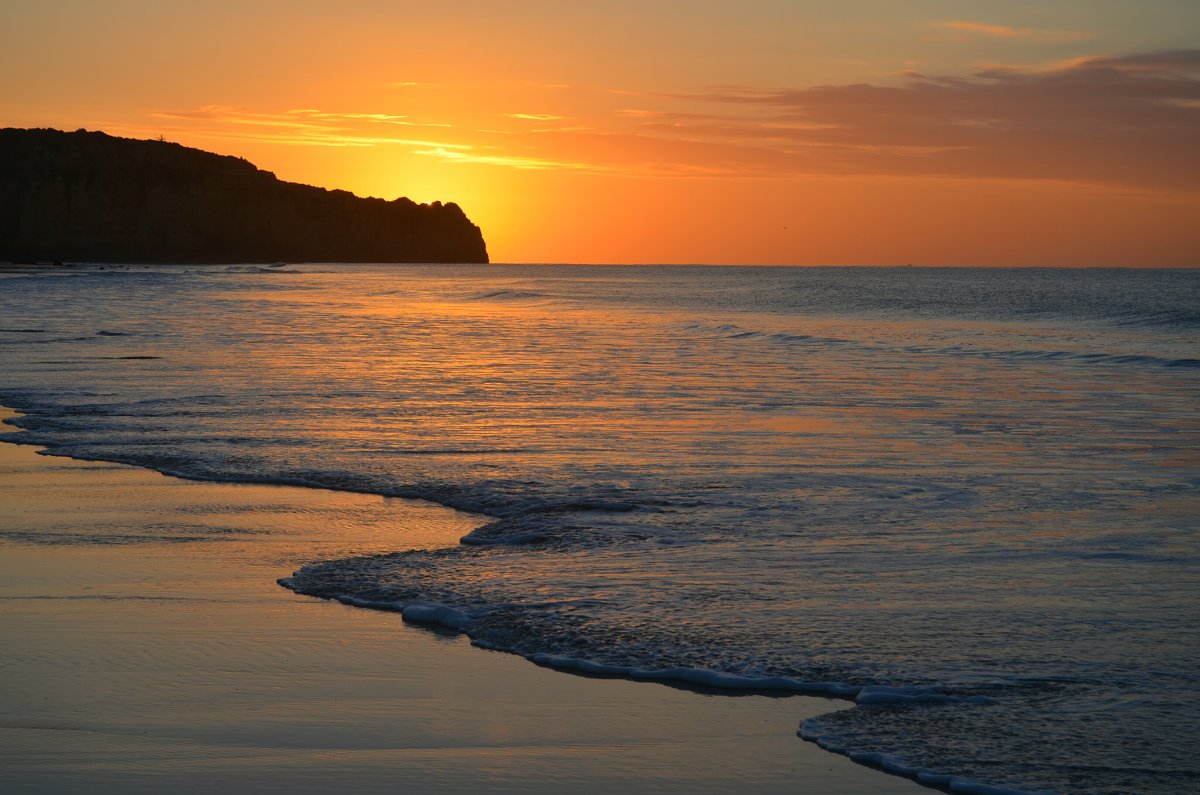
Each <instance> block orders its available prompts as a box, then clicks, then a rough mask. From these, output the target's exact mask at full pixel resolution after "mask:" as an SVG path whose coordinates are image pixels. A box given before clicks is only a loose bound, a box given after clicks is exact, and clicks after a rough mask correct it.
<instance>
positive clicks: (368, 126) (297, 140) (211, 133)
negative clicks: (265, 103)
mask: <svg viewBox="0 0 1200 795" xmlns="http://www.w3.org/2000/svg"><path fill="white" fill-rule="evenodd" d="M150 115H151V116H152V117H153V118H155V119H159V120H165V121H168V122H177V123H179V124H180V125H181V129H183V130H186V131H187V132H191V133H198V134H201V135H203V136H204V137H206V138H215V139H222V140H236V141H260V142H271V143H283V144H295V145H305V146H332V147H366V146H376V145H380V144H403V145H411V146H436V147H444V148H448V149H469V148H470V147H469V146H467V145H465V144H457V143H446V142H438V141H429V140H425V139H413V138H410V137H407V136H405V137H396V136H389V135H386V134H384V135H380V134H379V132H378V131H380V130H381V129H383V128H381V127H380V126H379V125H390V126H400V127H405V128H421V127H445V126H448V125H445V124H441V123H437V122H429V123H418V122H414V121H410V120H409V119H408V117H407V116H402V115H396V114H390V113H332V112H328V111H322V110H318V109H316V108H297V109H293V110H288V111H284V112H281V113H264V112H257V111H251V110H248V109H246V108H240V107H234V106H228V105H207V106H204V107H201V108H188V109H183V110H158V111H153V112H151V114H150Z"/></svg>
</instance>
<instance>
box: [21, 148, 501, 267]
mask: <svg viewBox="0 0 1200 795" xmlns="http://www.w3.org/2000/svg"><path fill="white" fill-rule="evenodd" d="M0 260H8V261H13V262H37V261H53V260H62V261H83V262H129V263H135V262H137V263H144V262H157V263H202V262H212V263H228V262H487V261H488V255H487V248H486V246H485V244H484V241H483V235H482V234H481V233H480V231H479V227H477V226H475V225H474V224H472V223H471V222H470V221H469V220H468V219H467V217H466V215H464V214H463V211H462V210H461V209H459V207H458V205H456V204H453V203H447V204H442V203H441V202H434V203H432V204H416V203H415V202H412V201H410V200H408V199H404V198H401V199H396V200H395V201H384V200H383V199H362V198H359V197H357V196H354V195H353V194H351V193H348V192H346V191H342V190H325V189H323V188H315V187H312V186H309V185H299V184H296V183H291V182H283V181H280V180H278V179H276V178H275V175H274V174H272V173H270V172H268V171H260V170H259V169H258V168H256V167H255V166H254V165H252V164H251V163H248V162H246V161H245V160H242V159H240V158H237V157H226V156H222V155H216V154H212V153H210V152H204V151H201V150H199V149H191V148H188V147H185V146H181V145H179V144H174V143H167V142H165V141H138V140H133V139H130V138H115V137H112V136H109V135H106V134H104V133H101V132H86V131H84V130H79V131H77V132H73V133H67V132H60V131H58V130H20V129H12V128H7V129H2V130H0Z"/></svg>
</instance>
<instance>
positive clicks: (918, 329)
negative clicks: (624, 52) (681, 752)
mask: <svg viewBox="0 0 1200 795" xmlns="http://www.w3.org/2000/svg"><path fill="white" fill-rule="evenodd" d="M0 365H2V367H3V372H2V373H0V404H4V405H7V406H10V407H12V408H15V409H17V410H19V411H21V412H23V413H24V416H22V417H20V418H17V419H16V420H14V421H13V423H12V424H13V425H15V426H16V427H14V428H8V429H6V432H4V433H3V434H0V438H3V439H5V440H7V441H15V442H22V443H29V444H39V445H45V446H47V447H49V448H50V451H51V452H53V453H55V454H62V455H69V456H74V457H78V458H84V459H95V460H105V461H114V462H121V463H129V464H136V465H140V466H144V467H148V468H151V469H155V470H159V471H162V472H167V473H171V474H178V475H182V476H186V477H191V478H198V479H209V480H220V481H235V482H257V483H290V484H301V485H308V486H314V487H321V488H330V489H342V490H351V491H361V492H367V493H377V494H382V495H388V496H395V497H414V498H423V499H427V500H433V501H436V502H440V503H443V504H445V505H448V506H452V507H456V508H460V509H464V510H469V511H474V512H478V513H481V514H485V515H486V516H488V517H491V520H490V521H489V522H487V523H486V524H484V525H482V526H481V527H479V528H478V529H476V530H475V531H473V532H472V533H471V534H470V535H468V536H467V537H465V538H464V539H463V543H462V544H460V545H458V546H456V547H452V548H447V549H437V550H421V551H406V550H404V549H397V550H396V551H395V552H394V553H391V554H387V555H380V556H372V557H364V558H351V559H344V560H314V561H313V562H312V563H310V564H308V565H306V566H305V567H303V568H302V569H300V570H299V571H297V572H295V573H292V572H288V571H281V572H280V573H279V577H280V579H281V584H282V585H284V586H286V587H289V588H292V589H293V590H296V591H298V592H300V593H304V594H311V595H315V596H323V597H328V598H334V599H340V600H342V601H344V602H347V603H349V604H355V605H360V606H364V607H375V608H381V609H391V610H403V611H404V612H405V616H406V617H408V618H411V619H414V620H423V621H431V622H436V623H440V624H445V625H448V626H450V627H453V628H455V629H458V630H461V631H463V632H465V633H467V634H468V635H469V636H470V637H471V638H472V641H473V642H474V643H475V644H477V645H479V646H483V647H485V648H491V649H500V650H504V651H510V652H514V653H516V654H520V655H524V656H526V657H529V658H530V659H532V660H534V661H535V662H538V663H540V664H543V665H549V666H555V667H561V668H566V669H573V670H578V671H583V672H590V673H599V674H611V675H621V676H628V677H632V678H635V679H649V680H662V681H664V682H668V683H674V684H677V685H682V686H689V687H694V688H695V689H697V690H698V691H701V692H702V693H705V694H709V695H712V694H721V693H729V694H736V693H739V692H746V691H748V690H750V691H756V692H773V693H778V694H780V695H781V696H783V695H786V694H787V693H795V692H802V693H813V694H820V695H828V696H832V697H834V698H835V699H837V700H832V699H831V701H830V702H829V712H828V714H825V715H822V716H821V717H818V718H815V719H811V720H808V721H805V722H804V723H803V725H797V732H798V734H799V735H800V738H802V739H799V738H798V739H797V740H796V742H802V741H811V742H816V743H818V744H819V745H821V746H822V747H824V748H826V749H828V750H830V751H832V752H837V753H842V754H846V755H848V756H850V757H851V758H853V759H855V760H857V761H861V762H864V763H867V764H873V765H876V766H879V767H882V768H884V769H886V770H889V771H891V772H895V773H899V774H901V775H907V776H909V777H912V778H915V779H917V780H919V781H921V782H923V783H926V784H930V785H934V786H940V787H942V788H945V789H949V790H951V791H955V792H964V793H1009V792H1019V793H1061V794H1063V795H1066V794H1067V793H1072V794H1073V793H1106V794H1109V793H1112V794H1115V793H1183V792H1191V791H1196V790H1197V789H1200V763H1197V760H1196V757H1195V753H1194V747H1195V746H1196V744H1197V743H1200V703H1198V702H1197V700H1196V698H1195V693H1197V692H1200V566H1198V563H1200V555H1198V548H1197V540H1198V539H1197V536H1198V530H1200V452H1198V451H1200V271H1196V270H1188V271H1162V270H1057V269H1044V270H1042V269H1039V270H1028V269H998V268H997V269H991V268H989V269H952V268H940V269H933V268H928V269H927V268H752V267H744V268H742V267H685V266H661V267H652V266H645V267H632V266H612V267H583V266H566V265H538V266H534V265H528V266H515V265H514V266H501V265H491V266H445V265H437V266H420V265H371V266H360V265H295V266H285V267H273V268H261V267H255V266H233V267H226V266H206V267H183V266H150V267H143V266H128V267H124V266H109V267H103V268H101V267H99V266H88V267H77V268H63V269H55V270H51V271H43V272H34V273H15V274H7V275H5V276H3V277H0ZM331 640H332V639H331ZM697 697H701V696H699V695H698V696H697Z"/></svg>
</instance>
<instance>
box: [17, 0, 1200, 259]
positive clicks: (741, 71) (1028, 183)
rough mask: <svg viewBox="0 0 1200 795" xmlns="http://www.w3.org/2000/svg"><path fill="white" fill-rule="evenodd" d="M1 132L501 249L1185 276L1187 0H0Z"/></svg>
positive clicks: (563, 255)
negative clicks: (427, 213) (121, 153)
mask: <svg viewBox="0 0 1200 795" xmlns="http://www.w3.org/2000/svg"><path fill="white" fill-rule="evenodd" d="M0 20H2V21H3V23H4V28H5V30H6V31H7V33H8V36H7V37H6V39H7V44H6V46H5V48H4V51H3V54H2V55H0V62H2V65H3V69H4V71H5V74H6V75H8V76H9V79H7V80H6V81H5V82H4V85H3V87H2V88H0V126H14V127H56V128H60V129H67V130H73V129H76V128H81V127H82V128H87V129H92V130H103V131H105V132H108V133H110V134H113V135H121V136H129V137H135V138H157V137H159V136H160V135H161V136H163V137H165V138H166V139H167V140H170V141H176V142H178V143H182V144H185V145H187V146H194V147H198V148H202V149H206V150H209V151H214V152H219V153H222V154H232V155H238V156H241V157H245V158H246V159H248V160H250V161H251V162H253V163H255V164H256V165H258V166H259V167H260V168H263V169H266V170H269V171H273V172H275V173H276V174H277V175H278V176H279V177H280V178H281V179H285V180H289V181H294V182H305V183H310V184H315V185H320V186H324V187H328V188H342V189H346V190H351V191H353V192H355V193H357V194H359V195H364V196H379V197H383V198H387V199H392V198H395V197H397V196H408V197H410V198H412V199H414V200H416V201H421V202H428V201H434V200H441V201H454V202H457V203H458V204H460V205H461V206H462V207H463V209H464V210H465V211H466V212H467V214H468V215H469V216H470V218H471V219H472V221H474V222H475V223H477V224H478V225H479V226H480V227H481V228H482V229H483V233H484V236H485V238H486V239H487V242H488V248H489V251H490V253H491V256H492V259H493V261H496V262H621V263H624V262H705V263H764V264H905V263H910V262H911V263H914V264H918V263H919V264H931V265H1071V266H1076V265H1114V266H1135V267H1136V266H1197V265H1200V256H1198V255H1200V224H1196V223H1195V219H1196V218H1198V217H1200V147H1198V146H1197V143H1196V142H1197V141H1198V140H1200V49H1195V43H1196V42H1197V41H1198V40H1200V38H1198V34H1200V5H1196V4H1194V3H1176V2H1167V1H1166V0H1161V1H1159V2H1149V3H1143V4H1137V5H1136V6H1131V5H1129V4H1126V3H1118V2H1110V1H1109V0H1104V1H1102V2H1082V1H1081V2H1065V3H1055V4H1024V3H1021V4H1015V3H1008V2H998V1H995V0H991V1H987V0H981V1H980V2H971V3H949V2H939V1H937V0H919V1H918V2H911V3H889V2H881V1H879V0H876V1H874V2H860V3H854V4H849V5H847V6H845V7H844V8H839V9H838V10H829V7H828V6H827V4H824V3H810V2H781V1H780V0H753V1H752V2H747V3H742V4H737V5H736V6H735V5H734V4H727V3H717V2H708V1H707V0H703V1H701V2H688V3H683V2H654V3H649V4H637V5H635V4H633V3H625V2H609V3H604V4H571V5H566V4H554V3H545V2H538V1H537V0H523V1H522V2H517V3H511V4H505V6H504V8H503V11H502V12H501V11H500V10H498V7H497V6H495V5H494V4H487V3H479V2H473V1H469V0H464V1H463V2H459V3H456V4H455V5H454V6H453V10H452V11H450V10H439V9H438V7H434V6H430V5H428V4H406V3H395V2H374V0H351V1H350V2H346V3H342V4H339V5H337V6H336V7H335V6H332V5H325V4H320V3H303V4H297V3H284V2H275V1H274V0H255V1H253V2H247V3H244V4H239V5H237V6H233V5H226V4H212V3H207V2H167V3H161V2H158V3H151V2H140V1H138V2H129V3H123V4H120V5H119V6H114V5H113V4H109V3H100V2H83V1H76V2H55V3H46V4H16V3H11V2H10V3H5V4H4V5H3V6H2V7H0Z"/></svg>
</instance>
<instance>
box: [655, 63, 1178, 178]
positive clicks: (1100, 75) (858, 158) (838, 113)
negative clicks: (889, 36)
mask: <svg viewBox="0 0 1200 795" xmlns="http://www.w3.org/2000/svg"><path fill="white" fill-rule="evenodd" d="M676 96H677V97H678V98H680V99H682V98H685V97H686V98H687V99H690V100H691V101H692V102H696V103H701V102H702V103H705V104H709V105H712V104H716V105H721V106H725V107H731V108H742V109H744V112H745V117H744V119H743V122H742V123H740V124H738V123H725V124H722V125H715V126H714V125H704V124H695V125H690V126H689V125H680V124H676V125H674V127H675V134H676V135H685V134H690V135H693V136H700V137H711V138H713V139H720V140H724V141H733V140H741V141H752V140H754V139H761V138H763V137H764V135H765V134H766V132H767V131H768V130H769V131H770V137H771V138H773V139H774V140H775V141H776V143H774V144H772V146H771V148H772V151H773V153H774V154H776V155H779V156H781V157H776V158H771V159H767V158H763V159H762V162H763V163H764V164H767V163H770V164H772V167H779V161H780V160H782V161H783V162H784V163H785V164H786V166H785V167H787V168H790V169H796V170H800V171H805V170H807V171H809V172H811V173H853V174H926V175H939V176H961V177H1005V178H1041V179H1065V180H1081V181H1090V182H1101V183H1110V184H1123V185H1138V186H1143V187H1146V186H1150V187H1157V188H1171V189H1186V190H1200V149H1198V148H1197V146H1196V143H1195V142H1196V141H1197V140H1200V108H1197V106H1196V105H1197V102H1198V101H1200V50H1176V51H1169V52H1159V53H1144V54H1136V55H1128V56H1119V57H1092V58H1086V59H1080V60H1077V61H1073V62H1070V63H1068V64H1065V65H1059V66H1055V67H1051V68H1047V69H1029V68H1024V67H1016V66H993V67H990V68H988V69H985V70H982V71H980V72H978V73H977V74H975V75H973V76H971V77H916V78H913V79H911V80H910V81H909V82H908V83H906V84H904V85H900V86H876V85H866V84H857V85H835V86H818V87H811V88H799V89H778V90H764V89H758V88H754V87H746V86H742V87H726V88H721V89H715V90H712V91H710V92H706V93H701V94H692V95H676ZM764 111H766V112H769V113H770V114H771V115H772V121H771V122H769V123H768V122H766V121H764V119H763V117H762V113H763V112H764ZM778 122H790V123H794V124H796V125H797V126H796V127H795V128H792V129H789V128H787V127H770V126H769V124H774V123H778Z"/></svg>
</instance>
